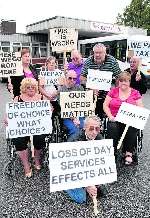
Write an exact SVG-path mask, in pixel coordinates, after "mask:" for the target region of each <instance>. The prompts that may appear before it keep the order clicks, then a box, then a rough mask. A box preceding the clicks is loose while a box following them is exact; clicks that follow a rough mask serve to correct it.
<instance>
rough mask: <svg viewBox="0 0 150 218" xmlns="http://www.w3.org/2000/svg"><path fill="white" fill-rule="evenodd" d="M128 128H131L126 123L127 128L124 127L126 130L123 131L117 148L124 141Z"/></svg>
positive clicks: (118, 147)
mask: <svg viewBox="0 0 150 218" xmlns="http://www.w3.org/2000/svg"><path fill="white" fill-rule="evenodd" d="M128 128H129V126H128V125H126V127H125V129H124V131H123V133H122V136H121V138H120V140H119V143H118V146H117V149H120V147H121V144H122V142H123V139H124V137H125V135H126V132H127V131H128Z"/></svg>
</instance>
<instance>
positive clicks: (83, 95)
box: [60, 90, 95, 118]
mask: <svg viewBox="0 0 150 218" xmlns="http://www.w3.org/2000/svg"><path fill="white" fill-rule="evenodd" d="M60 106H61V117H62V118H71V117H86V116H90V115H94V114H95V111H94V110H95V105H94V103H93V90H89V91H71V92H60Z"/></svg>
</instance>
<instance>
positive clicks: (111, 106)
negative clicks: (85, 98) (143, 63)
mask: <svg viewBox="0 0 150 218" xmlns="http://www.w3.org/2000/svg"><path fill="white" fill-rule="evenodd" d="M130 81H131V75H130V73H128V72H122V73H120V75H119V76H118V81H117V82H118V86H117V87H115V88H112V89H111V90H110V91H109V92H108V94H107V96H106V99H105V101H104V104H103V109H104V112H105V113H106V115H107V116H108V118H109V121H108V124H107V137H108V138H113V142H114V149H115V152H116V150H117V144H118V141H119V139H120V138H121V135H122V133H123V131H124V128H125V124H123V123H120V122H115V116H116V115H117V112H118V110H119V108H120V106H121V104H122V102H127V103H130V104H133V105H137V106H141V107H142V106H143V104H142V98H141V95H140V93H139V92H138V91H137V90H135V89H133V88H131V87H130ZM136 145H137V129H136V128H134V127H129V128H128V131H127V133H126V135H125V138H124V140H123V153H124V154H125V159H124V161H125V164H126V165H130V164H131V163H132V162H133V151H134V149H135V146H136Z"/></svg>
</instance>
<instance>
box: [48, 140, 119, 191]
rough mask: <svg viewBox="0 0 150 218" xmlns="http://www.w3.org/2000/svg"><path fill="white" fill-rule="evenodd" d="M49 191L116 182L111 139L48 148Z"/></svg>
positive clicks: (52, 145)
mask: <svg viewBox="0 0 150 218" xmlns="http://www.w3.org/2000/svg"><path fill="white" fill-rule="evenodd" d="M49 168H50V172H51V173H50V192H55V191H61V190H67V189H73V188H81V187H87V186H90V185H99V184H105V183H111V182H114V181H116V180H117V172H116V164H115V157H114V148H113V140H112V139H103V140H91V141H78V142H67V143H61V144H59V143H58V144H56V143H52V144H51V145H50V146H49Z"/></svg>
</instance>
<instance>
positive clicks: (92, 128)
mask: <svg viewBox="0 0 150 218" xmlns="http://www.w3.org/2000/svg"><path fill="white" fill-rule="evenodd" d="M94 130H95V131H96V132H100V127H99V126H96V127H95V126H90V127H89V131H90V132H92V131H94Z"/></svg>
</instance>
